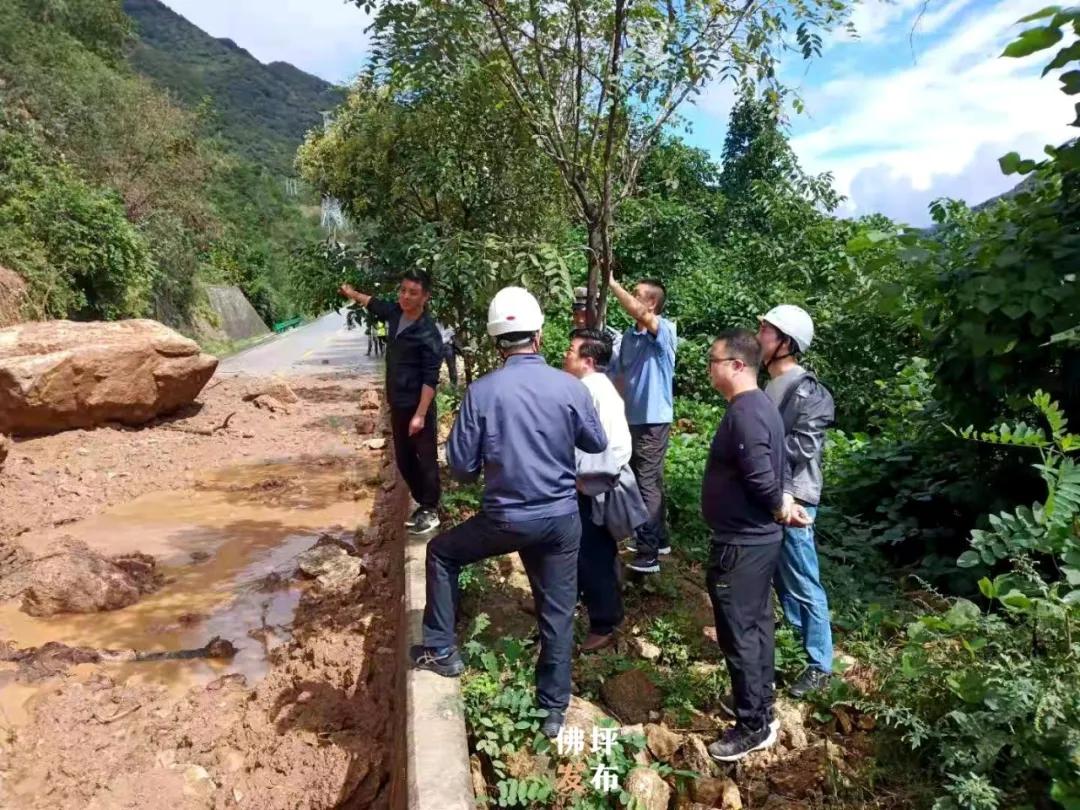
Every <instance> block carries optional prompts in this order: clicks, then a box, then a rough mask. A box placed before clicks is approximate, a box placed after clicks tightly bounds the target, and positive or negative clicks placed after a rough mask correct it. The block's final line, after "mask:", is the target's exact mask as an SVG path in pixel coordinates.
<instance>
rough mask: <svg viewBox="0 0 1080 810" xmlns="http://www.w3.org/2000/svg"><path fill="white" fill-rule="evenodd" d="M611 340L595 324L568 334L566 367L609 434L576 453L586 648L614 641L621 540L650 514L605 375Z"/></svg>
mask: <svg viewBox="0 0 1080 810" xmlns="http://www.w3.org/2000/svg"><path fill="white" fill-rule="evenodd" d="M610 359H611V340H610V339H609V337H608V336H607V335H606V334H604V333H603V332H601V331H599V330H597V329H578V330H576V331H574V332H573V334H572V335H571V338H570V348H569V349H567V351H566V357H565V358H564V360H563V368H564V369H566V371H568V372H569V373H571V374H573V375H574V376H575V377H577V378H578V379H579V380H581V382H582V383H583V384H584V385H585V387H586V388H587V389H588V390H589V394H590V395H591V396H592V401H593V405H594V406H595V408H596V412H597V414H599V416H600V424H601V426H602V427H603V428H604V433H605V434H607V438H608V444H607V449H606V450H604V451H603V452H602V453H585V452H583V451H581V450H578V451H576V452H577V476H578V507H579V508H580V510H581V547H580V551H579V552H578V590H579V592H580V596H581V601H582V602H583V603H584V605H585V608H586V610H587V611H588V614H589V635H588V637H587V638H586V639H585V642H584V643H583V644H582V645H581V651H582V652H586V653H588V652H595V651H596V650H600V649H603V648H604V647H606V646H608V645H609V644H611V642H612V641H613V640H614V637H615V630H616V629H617V628H618V626H619V625H620V624H622V620H623V606H622V594H621V592H620V585H619V555H618V542H617V541H618V540H619V539H621V538H622V537H625V536H629V535H630V534H631V533H632V532H633V531H634V529H636V528H637V527H638V526H640V525H641V524H642V523H644V522H645V521H646V520H647V519H648V512H647V511H646V509H645V504H644V502H643V501H642V499H641V494H640V492H638V489H637V484H636V482H635V481H634V475H633V472H632V471H631V469H630V466H629V465H630V454H631V450H632V444H631V439H630V427H629V425H628V424H627V422H626V407H625V405H624V404H623V400H622V397H620V396H619V392H618V391H617V390H615V386H614V385H613V384H612V382H611V380H610V379H609V378H608V377H607V375H606V374H603V373H598V372H600V371H601V370H602V369H603V368H604V367H605V366H607V364H608V361H609V360H610Z"/></svg>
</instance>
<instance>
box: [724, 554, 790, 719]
mask: <svg viewBox="0 0 1080 810" xmlns="http://www.w3.org/2000/svg"><path fill="white" fill-rule="evenodd" d="M781 546H782V543H780V542H775V543H767V544H765V545H737V544H734V543H717V542H715V541H714V542H713V547H712V553H711V554H710V555H709V570H708V573H707V575H706V584H707V585H708V588H709V597H710V598H711V599H712V605H713V614H714V616H715V618H716V640H717V642H718V643H719V644H720V649H721V651H722V652H723V653H724V658H725V659H726V661H727V668H728V675H730V676H731V691H732V695H733V696H734V698H735V717H736V719H737V720H738V722H739V723H740V724H743V725H747V726H749V727H751V728H754V729H758V728H761V727H762V725H764V724H765V723H768V722H769V721H770V720H771V719H772V705H773V681H774V680H775V677H776V674H775V664H774V661H773V651H774V649H775V646H776V642H775V636H774V630H775V622H774V621H773V611H772V581H773V575H774V574H775V573H776V566H777V563H778V562H779V560H780V549H781Z"/></svg>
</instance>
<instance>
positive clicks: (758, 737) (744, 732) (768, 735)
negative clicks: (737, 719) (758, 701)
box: [709, 725, 776, 762]
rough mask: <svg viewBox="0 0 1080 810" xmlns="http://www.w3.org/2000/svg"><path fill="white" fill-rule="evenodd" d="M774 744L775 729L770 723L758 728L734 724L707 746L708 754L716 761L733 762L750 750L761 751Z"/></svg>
mask: <svg viewBox="0 0 1080 810" xmlns="http://www.w3.org/2000/svg"><path fill="white" fill-rule="evenodd" d="M775 744H776V731H775V730H774V729H773V728H772V726H771V725H764V726H762V727H761V728H759V729H751V728H747V727H746V726H743V725H736V726H735V727H734V728H729V729H728V730H727V731H725V732H724V734H723V736H722V737H721V738H720V739H719V740H717V741H716V742H714V743H713V744H712V745H710V746H709V756H710V757H712V758H713V759H715V760H716V761H717V762H735V761H737V760H740V759H742V758H743V757H745V756H746V755H747V754H749V753H750V752H752V751H761V750H762V749H764V748H770V747H771V746H773V745H775Z"/></svg>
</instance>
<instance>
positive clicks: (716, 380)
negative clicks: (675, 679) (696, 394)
mask: <svg viewBox="0 0 1080 810" xmlns="http://www.w3.org/2000/svg"><path fill="white" fill-rule="evenodd" d="M760 366H761V346H760V344H759V343H758V341H757V338H756V337H755V336H754V334H753V333H752V332H748V331H746V330H744V329H736V330H732V331H730V332H725V333H724V334H723V335H721V336H720V337H719V338H717V339H716V342H714V343H713V345H712V349H711V350H710V352H709V377H710V379H711V381H712V384H713V387H714V388H716V390H718V391H719V392H720V393H721V394H723V396H724V399H726V400H727V402H728V408H727V412H726V413H725V414H724V418H723V420H722V421H721V422H720V426H719V428H717V430H716V435H715V436H714V437H713V441H712V446H711V448H710V450H709V460H708V462H707V465H706V467H705V477H704V479H703V480H702V486H701V496H702V497H701V509H702V515H703V516H704V518H705V522H706V523H707V524H708V525H709V528H710V529H711V530H712V535H713V537H712V550H711V553H710V556H709V568H708V574H707V577H706V582H707V584H708V588H709V596H710V598H711V600H712V604H713V613H714V615H715V619H716V640H717V642H718V643H719V645H720V649H721V650H722V651H723V653H724V658H725V660H726V661H727V667H728V674H729V675H730V676H731V686H732V694H733V696H734V710H735V717H736V722H735V726H734V728H732V729H730V730H728V731H727V732H725V733H724V735H723V736H722V737H721V738H720V739H719V740H717V741H716V742H714V743H713V744H712V745H710V746H709V754H710V756H712V758H713V759H715V760H718V761H720V762H733V761H735V760H738V759H742V757H744V756H746V755H747V754H749V753H750V752H751V751H758V750H760V749H762V748H768V747H769V746H771V745H773V744H774V743H775V742H776V733H777V730H778V726H777V725H776V723H775V721H774V719H773V711H772V707H773V686H772V683H773V679H774V672H773V648H774V638H773V616H772V599H771V597H772V581H773V575H774V573H775V572H776V565H777V561H778V560H779V558H780V544H781V541H782V540H783V529H782V527H781V524H782V523H787V522H789V521H790V520H792V519H793V517H792V515H793V512H794V507H789V506H787V505H786V504H785V501H784V496H783V495H784V493H783V486H782V483H783V469H784V467H783V465H784V425H783V422H782V421H781V420H780V413H779V411H777V409H776V405H774V404H773V402H772V400H770V399H769V397H768V396H766V395H765V392H763V391H762V390H761V389H760V388H758V384H757V375H758V369H759V368H760ZM800 519H805V515H801V514H800Z"/></svg>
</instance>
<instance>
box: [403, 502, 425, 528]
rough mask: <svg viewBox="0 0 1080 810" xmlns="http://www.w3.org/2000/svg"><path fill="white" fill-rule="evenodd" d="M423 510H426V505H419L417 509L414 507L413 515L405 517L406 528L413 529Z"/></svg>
mask: <svg viewBox="0 0 1080 810" xmlns="http://www.w3.org/2000/svg"><path fill="white" fill-rule="evenodd" d="M423 511H424V507H422V506H418V507H416V508H415V509H413V513H412V514H411V515H409V516H408V517H407V518H405V528H406V529H411V528H412V527H413V526H415V525H416V519H417V518H418V517H420V513H421V512H423Z"/></svg>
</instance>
